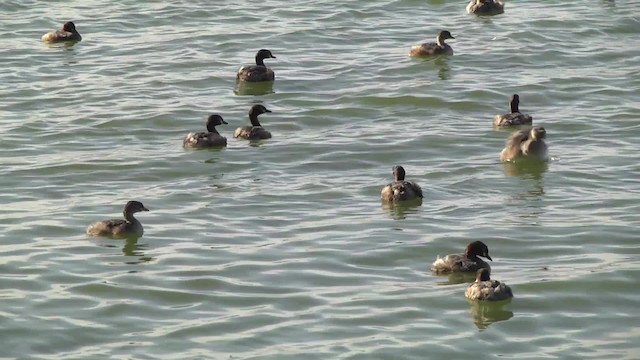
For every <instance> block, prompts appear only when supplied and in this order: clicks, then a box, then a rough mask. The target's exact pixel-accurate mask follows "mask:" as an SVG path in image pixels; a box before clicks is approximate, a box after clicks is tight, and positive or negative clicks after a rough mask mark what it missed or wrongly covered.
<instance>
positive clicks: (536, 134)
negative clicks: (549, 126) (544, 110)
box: [529, 126, 547, 140]
mask: <svg viewBox="0 0 640 360" xmlns="http://www.w3.org/2000/svg"><path fill="white" fill-rule="evenodd" d="M529 137H530V138H531V139H533V140H542V139H544V138H546V137H547V131H546V130H545V129H544V128H543V127H542V126H534V127H532V128H531V131H529Z"/></svg>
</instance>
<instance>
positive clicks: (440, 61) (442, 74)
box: [433, 56, 451, 80]
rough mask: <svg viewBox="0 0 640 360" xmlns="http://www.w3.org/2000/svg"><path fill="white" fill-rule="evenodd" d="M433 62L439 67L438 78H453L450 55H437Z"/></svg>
mask: <svg viewBox="0 0 640 360" xmlns="http://www.w3.org/2000/svg"><path fill="white" fill-rule="evenodd" d="M433 63H434V64H435V65H436V66H437V67H438V79H440V80H449V79H450V78H451V74H450V71H451V68H450V67H449V57H448V56H440V57H437V58H436V59H435V60H434V62H433Z"/></svg>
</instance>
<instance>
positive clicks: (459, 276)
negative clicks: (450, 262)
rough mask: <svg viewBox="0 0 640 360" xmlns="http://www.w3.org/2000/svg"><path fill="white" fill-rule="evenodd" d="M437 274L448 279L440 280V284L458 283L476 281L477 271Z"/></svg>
mask: <svg viewBox="0 0 640 360" xmlns="http://www.w3.org/2000/svg"><path fill="white" fill-rule="evenodd" d="M434 275H435V276H440V277H442V278H444V277H445V276H446V277H447V280H446V281H439V282H438V283H437V284H438V285H456V284H463V283H472V282H474V281H476V273H475V272H472V271H470V272H454V273H449V274H434Z"/></svg>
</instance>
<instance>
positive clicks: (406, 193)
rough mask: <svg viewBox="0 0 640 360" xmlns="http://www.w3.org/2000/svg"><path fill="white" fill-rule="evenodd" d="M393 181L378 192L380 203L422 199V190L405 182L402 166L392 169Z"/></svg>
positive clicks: (413, 184)
mask: <svg viewBox="0 0 640 360" xmlns="http://www.w3.org/2000/svg"><path fill="white" fill-rule="evenodd" d="M393 177H394V181H393V182H392V183H389V184H387V185H385V186H384V187H383V188H382V191H381V192H380V197H381V198H382V201H386V202H395V201H407V200H415V199H422V189H421V188H420V186H419V185H418V184H416V183H414V182H411V181H405V180H404V177H405V171H404V168H403V167H402V166H399V165H398V166H394V167H393Z"/></svg>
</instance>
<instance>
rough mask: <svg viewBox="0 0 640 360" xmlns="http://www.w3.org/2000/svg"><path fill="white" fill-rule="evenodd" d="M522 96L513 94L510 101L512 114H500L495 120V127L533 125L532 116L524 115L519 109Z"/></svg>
mask: <svg viewBox="0 0 640 360" xmlns="http://www.w3.org/2000/svg"><path fill="white" fill-rule="evenodd" d="M519 105H520V96H519V95H518V94H513V95H512V96H511V99H510V100H509V107H510V109H511V112H510V113H507V114H498V115H496V116H495V117H494V118H493V125H495V126H512V125H531V123H532V122H533V118H532V117H531V116H530V115H527V114H523V113H521V112H520V109H519Z"/></svg>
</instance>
